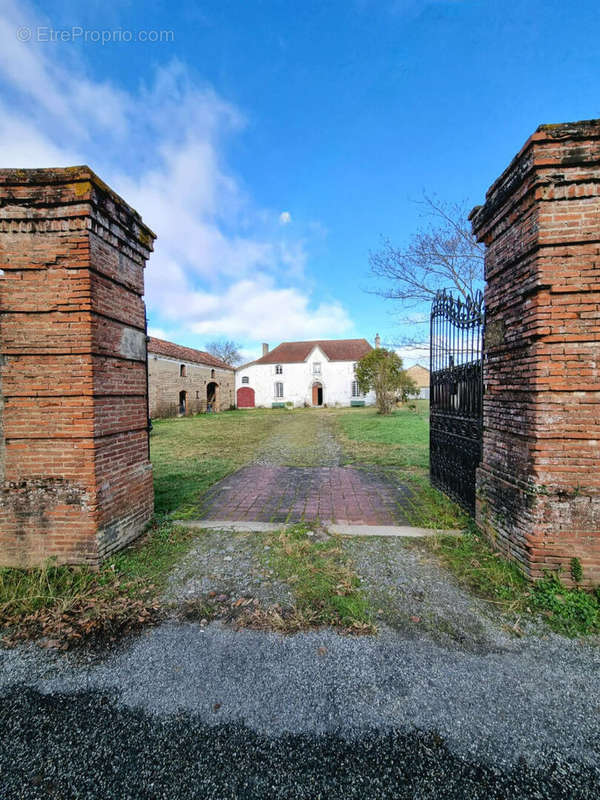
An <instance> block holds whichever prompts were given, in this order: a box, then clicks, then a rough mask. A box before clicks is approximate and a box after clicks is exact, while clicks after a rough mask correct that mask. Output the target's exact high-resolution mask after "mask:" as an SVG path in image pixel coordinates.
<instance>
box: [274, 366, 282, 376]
mask: <svg viewBox="0 0 600 800" xmlns="http://www.w3.org/2000/svg"><path fill="white" fill-rule="evenodd" d="M275 375H283V367H282V365H281V364H277V365H276V366H275Z"/></svg>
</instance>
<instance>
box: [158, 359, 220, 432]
mask: <svg viewBox="0 0 600 800" xmlns="http://www.w3.org/2000/svg"><path fill="white" fill-rule="evenodd" d="M181 364H185V371H186V375H185V377H180V375H179V368H180V366H181ZM212 369H214V378H213V377H211V370H212ZM212 381H214V382H215V383H217V384H218V386H219V394H218V407H217V408H215V409H214V410H215V411H225V410H227V409H228V408H231V407H232V406H233V405H234V404H235V401H234V375H233V370H225V369H219V368H218V367H215V368H213V367H209V366H204V365H203V364H196V363H193V362H191V361H182V360H176V359H174V358H168V357H167V356H161V355H157V354H156V353H148V386H149V397H150V416H151V417H153V418H155V419H156V418H160V417H176V416H177V415H178V414H179V393H180V392H181V391H185V392H187V403H186V414H198V413H201V412H203V411H206V387H207V385H208V384H209V383H211V382H212Z"/></svg>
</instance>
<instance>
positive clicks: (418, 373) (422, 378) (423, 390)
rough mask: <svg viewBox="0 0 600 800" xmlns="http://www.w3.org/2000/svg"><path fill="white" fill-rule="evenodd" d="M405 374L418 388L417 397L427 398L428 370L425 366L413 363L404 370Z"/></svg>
mask: <svg viewBox="0 0 600 800" xmlns="http://www.w3.org/2000/svg"><path fill="white" fill-rule="evenodd" d="M406 374H407V375H408V377H409V378H412V380H413V381H414V382H415V383H416V385H417V388H418V389H419V394H418V395H417V397H419V398H420V399H421V400H429V370H428V369H427V367H423V366H421V364H415V365H414V366H413V367H409V368H408V369H407V370H406Z"/></svg>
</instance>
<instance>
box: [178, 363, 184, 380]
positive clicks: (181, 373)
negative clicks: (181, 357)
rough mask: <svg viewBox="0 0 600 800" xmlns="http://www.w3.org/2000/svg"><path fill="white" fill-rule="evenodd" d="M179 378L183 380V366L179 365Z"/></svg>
mask: <svg viewBox="0 0 600 800" xmlns="http://www.w3.org/2000/svg"><path fill="white" fill-rule="evenodd" d="M179 377H180V378H185V364H180V365H179Z"/></svg>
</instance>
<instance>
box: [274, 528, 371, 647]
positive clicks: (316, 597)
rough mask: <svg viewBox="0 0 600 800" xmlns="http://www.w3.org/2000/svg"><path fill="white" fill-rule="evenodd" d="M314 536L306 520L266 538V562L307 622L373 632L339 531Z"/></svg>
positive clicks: (361, 592)
mask: <svg viewBox="0 0 600 800" xmlns="http://www.w3.org/2000/svg"><path fill="white" fill-rule="evenodd" d="M315 537H316V534H315V532H314V530H313V529H311V528H309V527H307V526H306V525H295V526H293V527H291V528H288V529H287V530H285V531H283V532H282V533H280V534H279V535H278V536H277V537H276V538H274V540H273V542H272V545H271V550H270V551H269V556H268V559H267V561H268V564H269V566H270V567H271V568H272V569H273V571H274V572H275V573H276V574H277V576H278V577H279V578H280V579H281V580H282V581H285V582H286V583H288V584H290V585H291V586H292V588H293V591H294V597H295V606H296V610H297V611H298V612H299V615H300V616H304V617H305V618H306V619H309V620H311V622H312V624H313V625H317V626H321V625H332V626H334V627H341V628H344V629H346V630H349V631H353V632H359V633H373V632H374V630H375V628H374V625H373V621H372V614H371V609H370V608H369V604H368V602H367V599H366V597H365V595H364V592H363V591H362V590H361V588H360V581H359V578H358V576H357V575H356V573H355V572H354V570H353V569H352V566H351V564H350V562H349V560H348V558H347V556H346V555H345V554H344V551H343V549H342V546H341V541H340V539H339V537H335V536H330V537H327V538H326V539H325V540H322V541H319V540H318V539H316V538H315Z"/></svg>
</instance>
